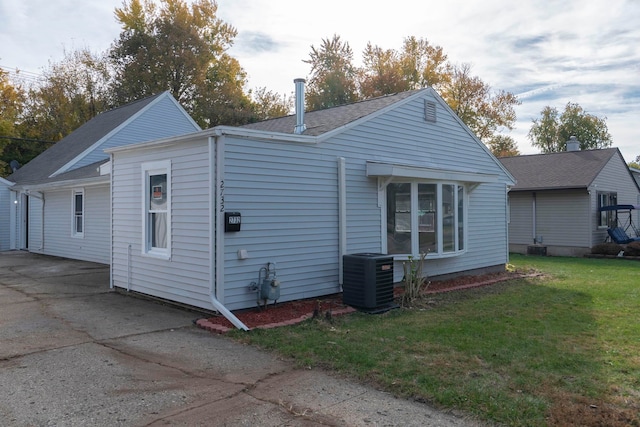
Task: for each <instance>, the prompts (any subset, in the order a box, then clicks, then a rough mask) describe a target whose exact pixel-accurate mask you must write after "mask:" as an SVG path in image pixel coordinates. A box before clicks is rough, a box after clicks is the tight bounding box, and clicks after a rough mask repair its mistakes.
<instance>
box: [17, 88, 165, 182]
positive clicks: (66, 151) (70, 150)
mask: <svg viewBox="0 0 640 427" xmlns="http://www.w3.org/2000/svg"><path fill="white" fill-rule="evenodd" d="M160 95H162V93H159V94H157V95H154V96H150V97H148V98H144V99H141V100H139V101H135V102H132V103H130V104H127V105H124V106H122V107H119V108H114V109H113V110H109V111H105V112H104V113H100V114H98V115H97V116H96V117H94V118H93V119H91V120H89V121H88V122H86V123H85V124H83V125H82V126H80V127H79V128H78V129H76V130H74V131H73V132H71V133H70V134H69V135H67V136H66V137H64V138H62V139H61V140H60V141H58V142H57V143H56V144H54V145H53V146H52V147H50V148H48V149H47V150H45V151H44V152H42V153H40V155H38V156H37V157H36V158H34V159H33V160H31V161H30V162H29V163H27V164H26V165H24V166H23V167H21V168H20V169H18V170H17V171H15V172H14V173H13V174H11V175H10V176H8V177H7V179H8V180H9V181H13V182H15V183H16V184H18V185H20V184H35V183H44V182H49V181H58V180H59V178H58V177H54V178H49V176H50V175H51V174H53V173H54V172H55V171H57V170H58V169H60V168H61V167H62V166H64V165H66V164H67V163H68V162H70V161H71V160H73V159H74V158H75V157H76V156H78V155H79V154H81V153H82V152H84V151H85V150H86V149H87V148H89V147H91V146H92V145H93V144H95V143H96V142H98V141H99V140H100V139H101V138H103V137H104V136H106V135H107V134H108V133H109V132H111V131H112V130H114V129H115V128H117V127H118V126H120V125H121V124H123V123H124V122H126V121H127V120H128V119H129V118H130V117H131V116H133V115H134V114H136V113H137V112H138V111H140V110H142V109H143V108H144V107H146V106H147V105H149V104H150V103H151V102H153V100H154V99H156V98H158V97H159V96H160Z"/></svg>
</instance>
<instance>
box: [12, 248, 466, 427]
mask: <svg viewBox="0 0 640 427" xmlns="http://www.w3.org/2000/svg"><path fill="white" fill-rule="evenodd" d="M108 283H109V268H108V266H105V265H102V264H93V263H87V262H81V261H74V260H68V259H63V258H55V257H48V256H42V255H34V254H29V253H25V252H0V420H2V422H1V424H2V425H7V426H33V425H38V426H49V425H51V426H54V425H55V426H87V425H91V426H117V425H121V426H139V425H152V426H160V425H189V426H192V425H193V426H197V425H202V426H212V425H216V426H217V425H227V426H256V425H260V426H283V425H289V426H294V425H295V426H316V425H322V426H358V425H367V426H371V425H385V426H390V425H398V426H400V425H402V426H410V425H415V426H431V425H433V426H468V425H476V424H474V423H472V422H471V421H470V420H467V419H464V418H462V417H456V416H453V415H451V414H442V413H440V412H437V411H434V410H432V409H431V408H430V407H428V406H426V405H424V404H420V403H415V402H409V401H405V400H402V399H395V398H394V397H392V396H390V395H389V394H387V393H383V392H379V391H376V390H373V389H371V388H369V387H365V386H362V385H359V384H354V383H352V382H349V381H345V380H343V379H340V378H337V377H335V376H332V375H331V374H329V373H326V372H323V371H321V370H316V369H314V370H301V369H297V368H295V367H294V365H293V364H291V363H289V362H286V361H283V360H280V359H278V358H277V357H275V356H274V355H272V354H269V353H265V352H262V351H259V350H257V349H255V348H253V347H248V346H244V345H241V344H238V343H236V342H234V341H232V340H230V339H228V338H225V337H221V336H217V335H212V334H210V333H209V332H206V331H203V330H201V329H198V328H196V327H195V326H193V320H195V319H197V318H199V317H202V316H201V315H199V314H198V313H197V312H192V311H188V310H183V309H180V308H176V307H173V306H168V305H165V304H160V303H157V302H154V301H150V300H146V299H142V298H136V297H133V296H129V295H123V294H121V293H119V292H114V291H111V290H110V289H109V286H108Z"/></svg>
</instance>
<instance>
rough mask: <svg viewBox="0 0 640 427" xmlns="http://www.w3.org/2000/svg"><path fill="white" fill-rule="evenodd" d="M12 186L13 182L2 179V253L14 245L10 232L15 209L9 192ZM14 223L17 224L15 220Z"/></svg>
mask: <svg viewBox="0 0 640 427" xmlns="http://www.w3.org/2000/svg"><path fill="white" fill-rule="evenodd" d="M12 185H13V182H11V181H7V180H6V179H4V178H1V177H0V251H8V250H9V249H10V248H11V243H12V242H11V237H12V236H11V232H10V226H11V223H12V220H11V218H10V217H11V215H12V213H13V212H14V209H13V208H12V206H11V205H12V204H13V201H12V200H11V196H12V195H11V191H10V190H9V188H10V187H11V186H12ZM13 222H15V219H14V220H13Z"/></svg>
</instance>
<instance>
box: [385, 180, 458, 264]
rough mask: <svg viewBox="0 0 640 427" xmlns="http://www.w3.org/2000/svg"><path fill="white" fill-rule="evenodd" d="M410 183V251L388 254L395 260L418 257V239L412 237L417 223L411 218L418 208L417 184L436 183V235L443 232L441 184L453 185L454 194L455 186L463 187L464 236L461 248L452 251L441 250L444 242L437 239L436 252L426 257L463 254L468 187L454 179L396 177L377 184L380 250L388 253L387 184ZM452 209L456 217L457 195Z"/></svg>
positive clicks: (440, 234) (456, 234)
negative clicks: (379, 210) (408, 252)
mask: <svg viewBox="0 0 640 427" xmlns="http://www.w3.org/2000/svg"><path fill="white" fill-rule="evenodd" d="M392 182H393V183H410V184H411V252H412V253H410V254H389V255H392V256H393V258H394V259H395V260H398V261H402V260H408V259H409V257H414V258H415V257H418V256H419V255H420V254H419V247H418V239H417V238H414V237H413V236H414V235H416V236H417V235H418V224H417V221H414V220H413V219H414V218H413V212H417V209H418V197H417V186H418V184H437V186H436V193H437V200H438V201H439V202H440V204H439V205H438V211H437V212H438V218H437V221H436V222H437V224H438V230H437V233H438V236H439V237H441V236H442V234H443V231H442V227H443V215H444V214H443V212H442V206H441V205H442V186H443V185H453V186H454V187H455V188H456V190H455V191H456V193H455V194H456V196H457V191H458V190H457V188H458V186H461V187H462V188H463V189H464V196H463V204H464V207H463V210H462V215H463V219H462V221H463V225H464V227H463V230H464V236H462V237H463V240H462V243H463V249H461V250H457V251H452V252H443V248H444V242H443V239H442V238H439V239H438V252H437V253H434V252H431V253H428V254H427V258H431V259H433V258H451V257H456V256H460V255H462V254H465V253H466V252H467V250H468V247H469V246H468V238H469V234H468V228H469V223H468V212H469V187H468V186H467V185H465V183H464V182H454V181H451V182H450V181H433V180H415V179H402V178H398V179H389V180H387V181H386V182H385V183H384V185H379V187H378V188H379V189H380V192H381V193H382V194H381V196H382V197H381V200H382V203H381V212H382V215H381V216H382V224H381V232H382V234H381V236H382V252H383V253H385V254H388V253H389V252H388V246H387V237H386V236H387V185H388V184H390V183H392ZM414 187H415V191H416V196H414V195H413V193H414ZM454 210H455V212H456V217H457V212H458V197H454ZM457 223H458V222H457V221H456V222H455V224H456V226H455V227H454V233H455V237H454V239H455V240H454V244H455V245H456V246H457V245H458V236H459V235H458V233H459V229H458V227H457Z"/></svg>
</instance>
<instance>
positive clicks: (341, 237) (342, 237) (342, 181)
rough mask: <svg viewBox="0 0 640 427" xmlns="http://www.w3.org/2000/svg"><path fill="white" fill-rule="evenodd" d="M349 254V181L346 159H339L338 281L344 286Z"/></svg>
mask: <svg viewBox="0 0 640 427" xmlns="http://www.w3.org/2000/svg"><path fill="white" fill-rule="evenodd" d="M346 252H347V179H346V173H345V160H344V157H338V272H339V277H338V281H339V283H340V286H342V284H343V268H344V266H343V259H342V258H343V255H345V253H346Z"/></svg>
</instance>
